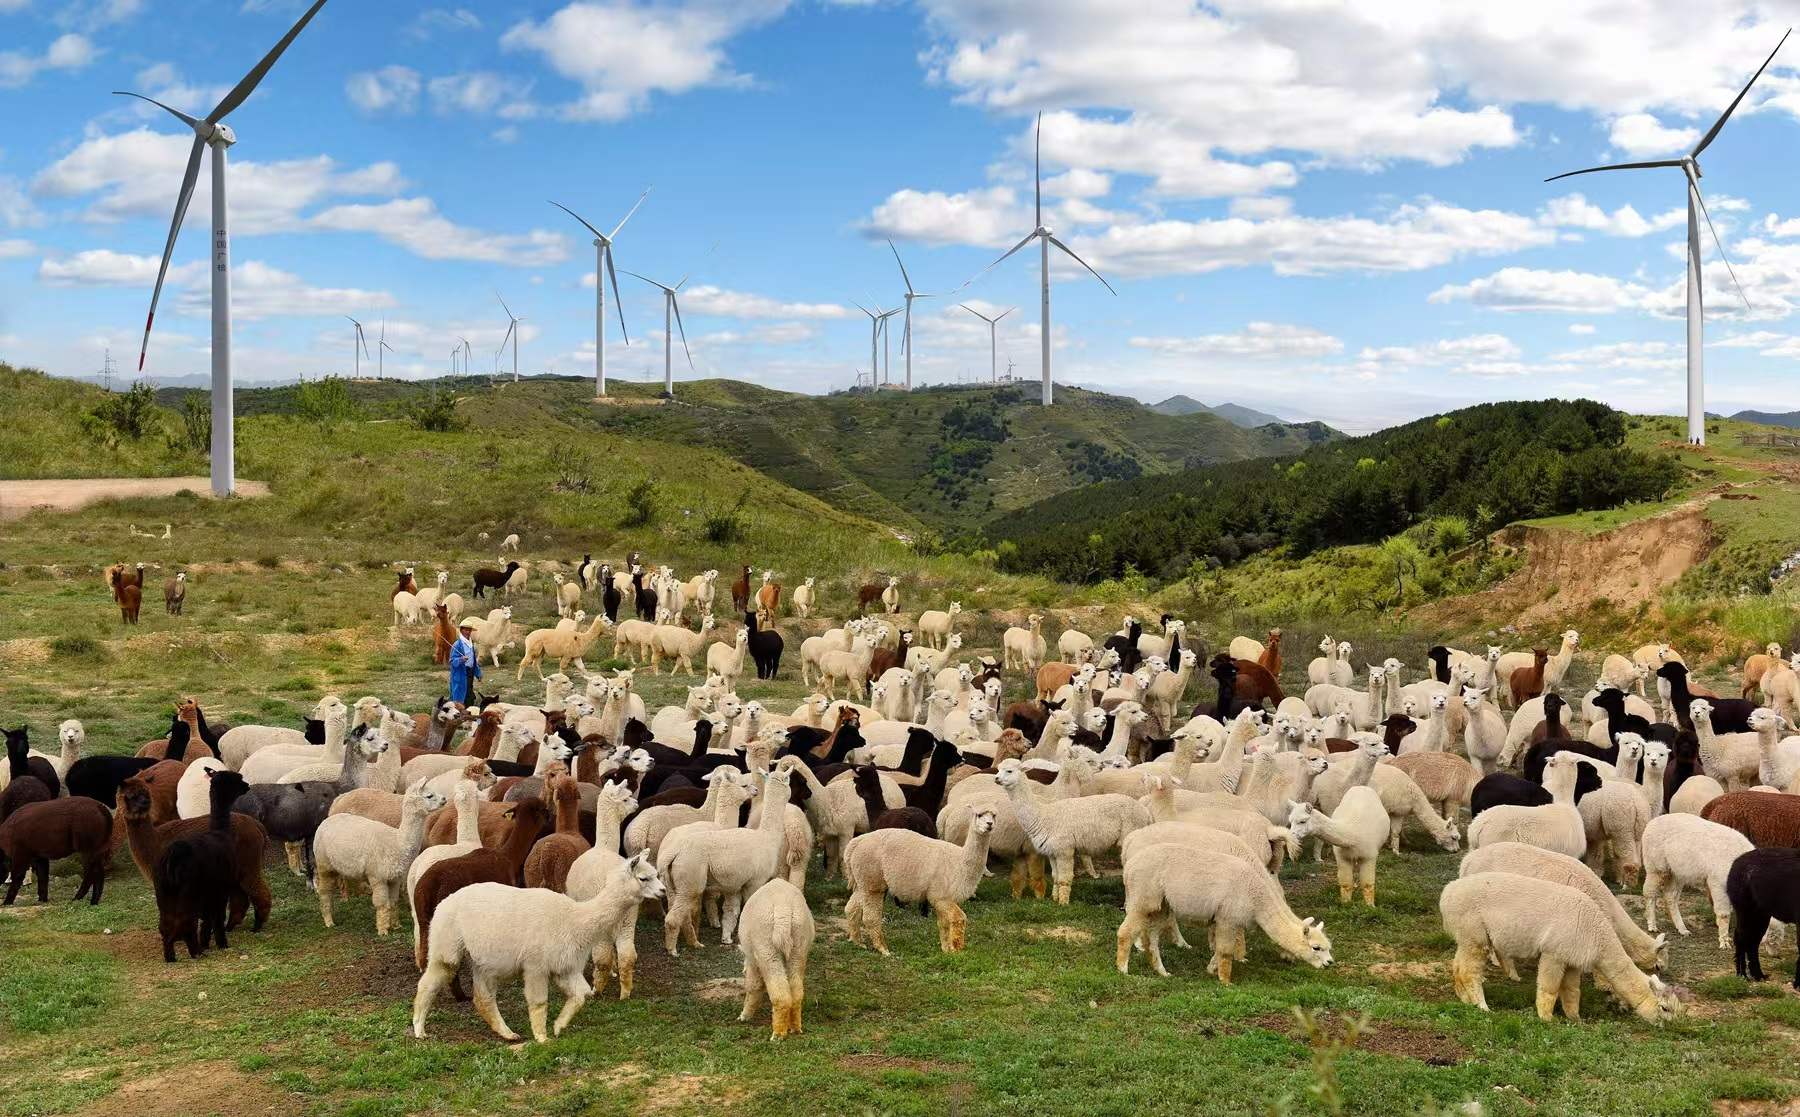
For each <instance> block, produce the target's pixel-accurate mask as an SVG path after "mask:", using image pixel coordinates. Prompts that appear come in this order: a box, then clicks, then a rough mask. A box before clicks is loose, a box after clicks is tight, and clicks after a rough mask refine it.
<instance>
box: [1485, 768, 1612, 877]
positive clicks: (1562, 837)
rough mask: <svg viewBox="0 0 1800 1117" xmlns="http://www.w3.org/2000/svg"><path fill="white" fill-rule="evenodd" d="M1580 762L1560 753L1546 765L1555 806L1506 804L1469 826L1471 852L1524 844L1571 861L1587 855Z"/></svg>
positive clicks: (1547, 787) (1546, 785)
mask: <svg viewBox="0 0 1800 1117" xmlns="http://www.w3.org/2000/svg"><path fill="white" fill-rule="evenodd" d="M1579 763H1580V761H1578V760H1576V759H1575V758H1574V755H1573V754H1571V753H1564V752H1559V753H1557V754H1556V755H1554V756H1552V757H1551V758H1550V760H1549V761H1548V762H1547V763H1546V764H1545V765H1544V790H1546V791H1548V792H1549V793H1550V798H1551V802H1549V803H1546V804H1544V805H1543V806H1540V807H1523V806H1519V805H1517V804H1513V803H1503V804H1501V805H1500V806H1497V807H1489V808H1488V809H1487V810H1485V811H1482V812H1481V814H1479V815H1477V816H1476V817H1475V820H1474V821H1473V822H1471V823H1469V848H1470V849H1480V848H1481V847H1482V846H1485V845H1492V844H1493V843H1495V842H1524V843H1526V844H1527V845H1534V846H1540V847H1542V848H1544V849H1553V850H1555V851H1556V852H1558V853H1564V854H1567V855H1568V856H1570V857H1582V856H1584V855H1585V854H1586V853H1587V827H1586V825H1585V824H1584V823H1583V822H1582V820H1581V812H1580V811H1579V810H1577V809H1576V808H1575V775H1576V766H1577V765H1578V764H1579Z"/></svg>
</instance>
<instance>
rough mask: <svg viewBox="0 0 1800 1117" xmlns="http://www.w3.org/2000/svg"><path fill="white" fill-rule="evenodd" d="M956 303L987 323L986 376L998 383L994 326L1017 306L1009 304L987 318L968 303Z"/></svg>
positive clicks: (998, 358)
mask: <svg viewBox="0 0 1800 1117" xmlns="http://www.w3.org/2000/svg"><path fill="white" fill-rule="evenodd" d="M957 305H958V306H961V307H962V308H963V309H964V310H966V311H968V312H969V313H970V314H973V315H974V316H975V317H977V318H979V319H981V320H982V321H983V322H986V323H987V324H988V378H989V379H991V380H992V381H993V382H994V383H996V384H998V383H1000V349H999V347H998V346H997V345H996V344H995V342H994V328H995V327H996V326H998V325H999V324H1000V319H1002V318H1004V317H1006V316H1007V315H1008V314H1011V313H1012V312H1013V311H1015V310H1017V309H1019V308H1018V307H1016V306H1009V307H1007V308H1006V309H1005V310H1002V311H1001V312H1000V313H998V314H996V315H994V316H993V317H992V318H989V317H988V316H987V315H985V314H983V313H981V311H979V310H976V309H975V308H974V307H972V306H970V305H969V304H968V303H958V304H957Z"/></svg>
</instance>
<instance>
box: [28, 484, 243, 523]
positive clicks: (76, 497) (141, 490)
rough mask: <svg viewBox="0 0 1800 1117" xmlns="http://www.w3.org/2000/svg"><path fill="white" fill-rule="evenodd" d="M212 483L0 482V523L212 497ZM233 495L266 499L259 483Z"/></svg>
mask: <svg viewBox="0 0 1800 1117" xmlns="http://www.w3.org/2000/svg"><path fill="white" fill-rule="evenodd" d="M211 486H212V483H211V482H210V481H208V480H207V479H206V478H204V477H87V478H79V479H67V480H49V481H0V520H16V519H18V518H19V517H21V516H23V515H25V514H26V513H28V512H34V511H36V510H37V509H39V508H50V509H54V510H56V511H59V512H68V511H73V510H74V509H77V508H82V507H85V506H87V505H89V504H92V503H94V502H95V501H97V500H110V499H113V498H116V497H155V496H173V495H175V494H176V493H178V492H180V491H181V490H183V489H190V490H192V491H194V492H196V493H199V494H200V495H201V496H207V497H209V496H211V495H212V487H211ZM237 495H239V496H244V497H254V496H267V495H269V486H268V485H266V484H265V483H263V482H261V481H239V482H238V484H237Z"/></svg>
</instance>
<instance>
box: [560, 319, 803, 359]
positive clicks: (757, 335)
mask: <svg viewBox="0 0 1800 1117" xmlns="http://www.w3.org/2000/svg"><path fill="white" fill-rule="evenodd" d="M689 313H690V314H691V313H693V312H692V311H689ZM818 335H819V329H818V327H817V326H811V325H808V324H807V323H805V322H770V323H768V324H767V325H762V326H755V327H752V328H751V329H748V330H715V331H713V332H712V333H708V334H701V335H698V336H696V337H695V338H694V339H693V343H694V344H695V345H706V346H709V347H712V346H720V345H794V344H797V343H799V342H802V341H810V340H811V339H813V338H815V337H817V336H818ZM590 356H591V352H590Z"/></svg>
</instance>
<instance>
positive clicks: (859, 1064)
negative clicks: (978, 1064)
mask: <svg viewBox="0 0 1800 1117" xmlns="http://www.w3.org/2000/svg"><path fill="white" fill-rule="evenodd" d="M837 1065H838V1066H840V1067H842V1068H844V1069H845V1070H856V1071H871V1072H875V1071H884V1070H916V1071H919V1072H920V1073H922V1074H930V1073H933V1072H951V1071H956V1070H960V1069H962V1068H961V1066H960V1065H958V1064H955V1063H940V1062H937V1061H936V1060H933V1059H911V1058H908V1057H906V1056H905V1055H877V1054H874V1053H869V1054H860V1055H845V1056H844V1057H843V1058H841V1059H839V1060H838V1061H837Z"/></svg>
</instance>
